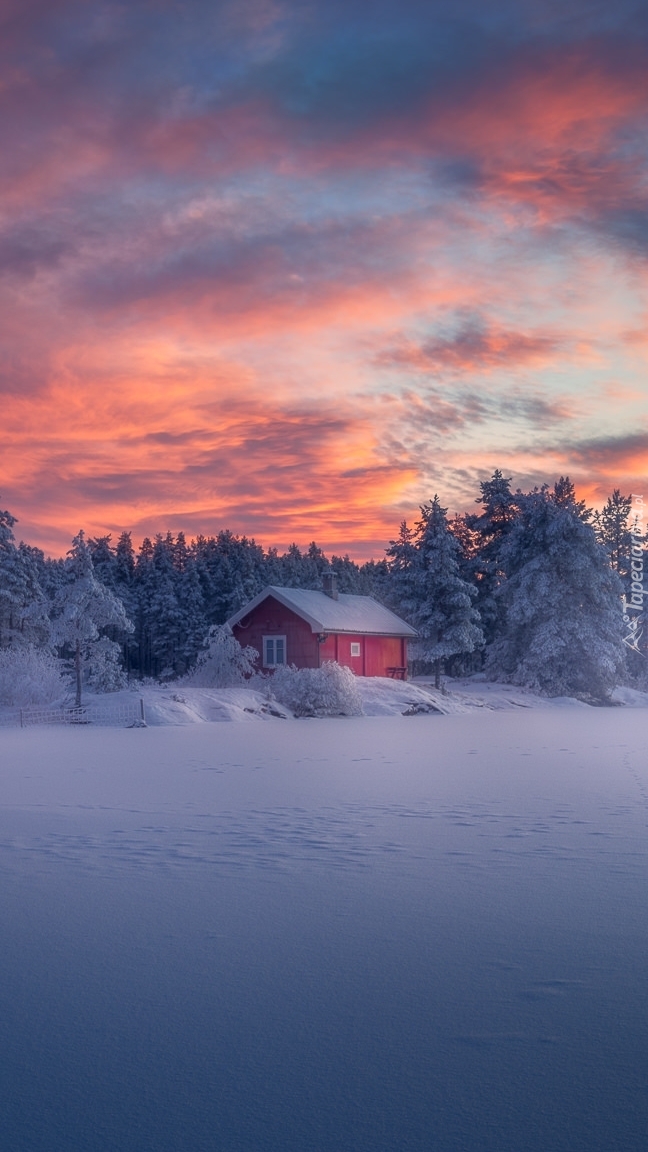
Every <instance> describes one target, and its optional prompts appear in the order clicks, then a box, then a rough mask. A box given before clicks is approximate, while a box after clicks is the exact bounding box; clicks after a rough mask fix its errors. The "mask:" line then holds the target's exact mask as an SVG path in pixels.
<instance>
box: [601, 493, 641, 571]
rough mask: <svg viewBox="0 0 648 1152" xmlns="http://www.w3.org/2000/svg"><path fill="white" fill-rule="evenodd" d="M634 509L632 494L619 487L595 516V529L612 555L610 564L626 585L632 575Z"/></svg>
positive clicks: (608, 552)
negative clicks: (631, 520)
mask: <svg viewBox="0 0 648 1152" xmlns="http://www.w3.org/2000/svg"><path fill="white" fill-rule="evenodd" d="M631 511H632V496H622V495H621V492H620V491H619V489H618V488H615V489H614V491H613V493H612V495H611V496H608V498H607V501H606V503H605V505H604V507H603V508H602V510H601V511H600V512H597V513H596V514H595V516H594V530H595V532H596V536H597V539H598V542H599V544H602V545H603V547H604V548H605V551H606V552H607V554H608V556H609V557H610V564H611V565H612V567H613V568H614V571H615V572H618V574H619V577H620V578H621V580H622V581H623V583H624V585H625V584H626V582H627V581H628V579H629V576H630V550H631V548H632V534H631V528H630V513H631Z"/></svg>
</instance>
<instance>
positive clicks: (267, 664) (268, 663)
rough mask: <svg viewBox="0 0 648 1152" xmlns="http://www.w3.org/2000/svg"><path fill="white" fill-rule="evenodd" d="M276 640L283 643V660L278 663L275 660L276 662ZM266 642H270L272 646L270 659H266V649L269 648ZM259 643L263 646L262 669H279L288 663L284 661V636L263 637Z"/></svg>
mask: <svg viewBox="0 0 648 1152" xmlns="http://www.w3.org/2000/svg"><path fill="white" fill-rule="evenodd" d="M277 640H282V641H283V660H280V661H279V663H277V660H276V655H277ZM268 641H270V642H271V644H272V653H271V656H272V659H268V648H269V645H268ZM261 643H262V645H263V667H264V668H279V667H281V665H282V664H287V662H288V661H287V659H286V647H287V646H286V637H285V636H263V637H262V639H261Z"/></svg>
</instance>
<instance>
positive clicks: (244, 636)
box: [232, 596, 320, 668]
mask: <svg viewBox="0 0 648 1152" xmlns="http://www.w3.org/2000/svg"><path fill="white" fill-rule="evenodd" d="M232 631H233V632H234V635H235V636H236V639H237V640H238V642H239V644H242V645H243V647H245V645H246V644H249V645H250V646H251V647H252V648H256V650H257V652H258V653H259V663H258V667H259V668H262V667H263V663H262V661H263V637H264V636H285V637H286V662H287V663H288V664H295V665H296V666H297V668H318V667H319V652H318V649H319V647H320V645H319V644H318V642H317V636H315V635H313V633H312V632H311V627H310V624H307V623H306V621H305V620H302V618H301V616H298V615H297V614H296V613H295V612H291V610H290V608H284V606H283V604H280V603H279V601H278V600H275V598H274V596H268V597H267V599H265V600H264V601H263V603H262V604H259V605H258V606H257V607H256V608H255V609H254V610H253V611H252V612H251V613H250V615H249V616H244V617H243V619H242V620H241V621H240V623H239V624H235V625H234V628H233V629H232Z"/></svg>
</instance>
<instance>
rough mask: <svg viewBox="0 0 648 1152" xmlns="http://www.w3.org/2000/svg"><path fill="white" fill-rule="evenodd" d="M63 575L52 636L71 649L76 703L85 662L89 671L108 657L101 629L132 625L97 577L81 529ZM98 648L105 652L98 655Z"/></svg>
mask: <svg viewBox="0 0 648 1152" xmlns="http://www.w3.org/2000/svg"><path fill="white" fill-rule="evenodd" d="M65 576H66V580H65V583H64V584H62V585H61V587H60V588H59V590H58V592H57V594H56V596H55V599H54V603H53V605H52V638H53V641H54V643H55V644H56V646H57V647H59V648H62V649H64V648H68V649H70V650H71V651H72V655H73V660H74V674H75V683H76V705H77V707H79V706H80V704H81V692H82V681H83V672H84V666H85V667H86V668H87V669H88V672H89V673H91V674H92V669H93V666H95V665H96V664H97V661H99V662H100V663H103V665H104V667H105V664H106V660H107V659H109V658H108V657H107V656H106V653H107V651H108V649H107V646H106V644H105V643H104V642H103V641H102V638H101V629H102V628H107V627H110V628H113V629H116V630H117V631H119V632H130V631H131V630H132V627H133V626H132V624H131V622H130V620H129V619H128V618H127V616H126V613H125V611H124V606H123V604H122V603H121V601H120V600H118V599H117V597H116V596H115V595H114V594H113V593H112V592H111V591H110V589H108V588H106V587H105V585H103V584H101V583H100V581H99V580H97V577H96V575H95V572H94V568H93V566H92V556H91V553H90V549H89V547H88V545H87V543H86V540H85V538H84V534H83V532H79V535H78V536H75V537H74V540H73V541H72V548H71V549H70V551H69V552H68V555H67V560H66V562H65ZM98 645H99V647H98ZM115 647H118V646H117V645H115ZM100 652H101V653H103V654H104V655H103V656H102V657H101V658H100V657H99V653H100Z"/></svg>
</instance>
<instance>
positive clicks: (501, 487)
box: [463, 468, 518, 644]
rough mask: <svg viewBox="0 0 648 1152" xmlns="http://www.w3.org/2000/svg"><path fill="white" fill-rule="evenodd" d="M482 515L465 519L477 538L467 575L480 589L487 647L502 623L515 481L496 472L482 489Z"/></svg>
mask: <svg viewBox="0 0 648 1152" xmlns="http://www.w3.org/2000/svg"><path fill="white" fill-rule="evenodd" d="M479 487H480V489H481V495H480V496H478V497H477V499H476V501H475V503H476V504H481V506H482V510H481V512H480V513H469V514H467V515H466V517H465V530H466V532H470V533H472V534H474V535H473V541H474V543H473V546H472V551H471V554H470V555H467V556H466V562H465V565H464V567H463V573H464V575H465V577H466V579H468V580H469V581H470V582H471V583H474V585H475V587H476V589H477V601H476V606H477V610H478V612H479V615H480V619H481V624H482V628H483V631H484V637H485V640H486V643H487V644H488V643H490V642H491V641H492V640H493V639H494V638H495V634H496V632H497V630H498V627H499V625H500V623H501V621H500V617H499V603H498V600H497V590H498V588H499V587H500V585H501V583H502V581H503V579H504V571H503V568H502V564H501V560H500V553H501V551H502V547H503V545H504V543H505V541H506V539H507V537H508V535H509V533H510V531H511V529H512V527H513V525H514V523H515V520H516V517H517V515H518V506H517V503H516V497H515V496H514V495H513V493H512V492H511V477H510V476H504V474H503V473H502V472H501V471H500V469H499V468H496V469H495V471H494V472H493V475H492V476H491V478H490V480H483V481H481V483H480V485H479Z"/></svg>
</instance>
